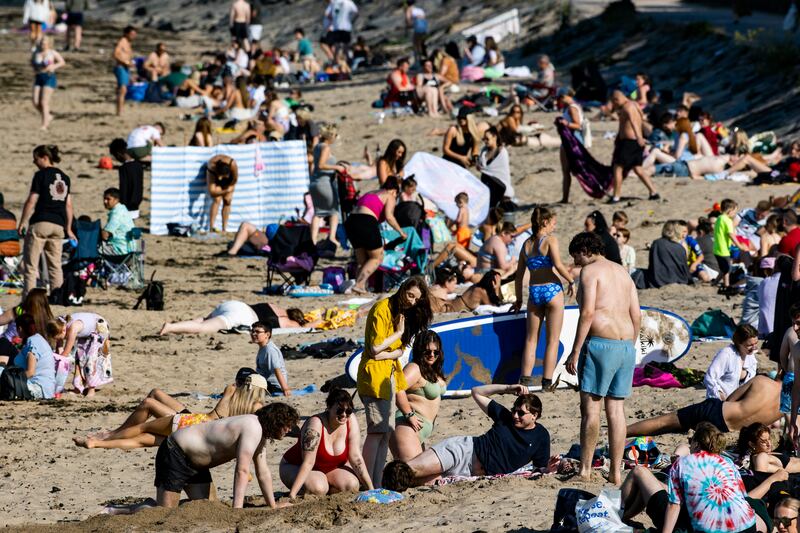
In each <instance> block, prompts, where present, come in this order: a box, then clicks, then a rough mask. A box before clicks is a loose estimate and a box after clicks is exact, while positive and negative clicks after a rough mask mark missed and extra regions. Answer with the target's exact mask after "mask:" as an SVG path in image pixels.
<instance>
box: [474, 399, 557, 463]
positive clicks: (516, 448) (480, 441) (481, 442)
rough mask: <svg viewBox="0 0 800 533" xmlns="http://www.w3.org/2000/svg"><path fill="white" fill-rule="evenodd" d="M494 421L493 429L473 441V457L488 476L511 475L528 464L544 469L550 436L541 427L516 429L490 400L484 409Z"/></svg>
mask: <svg viewBox="0 0 800 533" xmlns="http://www.w3.org/2000/svg"><path fill="white" fill-rule="evenodd" d="M487 414H488V415H489V418H491V419H492V420H494V425H493V426H492V429H490V430H489V431H488V432H486V433H484V434H483V435H481V436H480V437H475V438H474V439H473V447H474V450H475V454H476V455H477V456H478V459H480V461H481V464H482V465H483V469H484V470H485V471H486V473H487V474H488V475H495V474H510V473H511V472H513V471H514V470H517V469H518V468H522V467H523V466H525V465H526V464H528V463H532V464H533V466H534V467H536V468H541V467H545V466H547V462H548V461H549V460H550V433H549V432H548V431H547V429H545V427H544V426H543V425H541V424H536V427H534V428H533V429H517V428H515V427H514V420H513V418H512V417H511V411H509V410H508V409H506V408H505V407H503V406H502V405H500V404H499V403H497V402H496V401H494V400H492V401H491V402H490V403H489V408H488V409H487Z"/></svg>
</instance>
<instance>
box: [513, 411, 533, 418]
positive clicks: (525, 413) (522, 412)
mask: <svg viewBox="0 0 800 533" xmlns="http://www.w3.org/2000/svg"><path fill="white" fill-rule="evenodd" d="M529 414H530V413H529V412H528V411H523V410H522V409H512V410H511V415H512V416H513V415H517V416H518V417H519V418H522V417H523V416H525V415H529Z"/></svg>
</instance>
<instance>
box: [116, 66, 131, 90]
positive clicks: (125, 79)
mask: <svg viewBox="0 0 800 533" xmlns="http://www.w3.org/2000/svg"><path fill="white" fill-rule="evenodd" d="M114 77H115V78H117V87H127V86H128V83H129V82H130V80H131V74H130V72H129V71H128V67H123V66H122V65H117V66H116V67H114Z"/></svg>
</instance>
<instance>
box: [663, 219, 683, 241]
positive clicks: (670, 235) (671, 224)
mask: <svg viewBox="0 0 800 533" xmlns="http://www.w3.org/2000/svg"><path fill="white" fill-rule="evenodd" d="M661 237H663V238H665V239H669V240H671V241H672V242H681V233H680V230H679V229H678V224H677V223H676V222H675V221H674V220H668V221H666V222H665V223H664V227H663V228H661Z"/></svg>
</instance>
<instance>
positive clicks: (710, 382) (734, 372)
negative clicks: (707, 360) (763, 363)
mask: <svg viewBox="0 0 800 533" xmlns="http://www.w3.org/2000/svg"><path fill="white" fill-rule="evenodd" d="M742 370H744V371H745V377H744V379H741V380H740V379H739V377H740V376H741V373H742ZM757 371H758V361H756V356H755V355H754V354H748V355H747V357H745V359H744V361H742V357H741V356H740V355H739V352H738V351H737V350H736V347H735V346H734V345H733V344H729V345H728V346H726V347H724V348H723V349H721V350H720V351H718V352H717V355H715V356H714V359H713V360H712V361H711V364H710V365H709V367H708V371H706V377H705V379H704V380H703V382H704V383H705V386H706V398H717V399H718V398H719V393H720V391H721V392H723V393H724V394H725V397H726V398H727V397H728V396H730V395H731V393H732V392H733V391H735V390H736V389H738V388H739V387H740V386H741V385H744V384H745V383H747V382H748V381H750V380H751V379H753V378H754V377H755V375H756V372H757Z"/></svg>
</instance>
